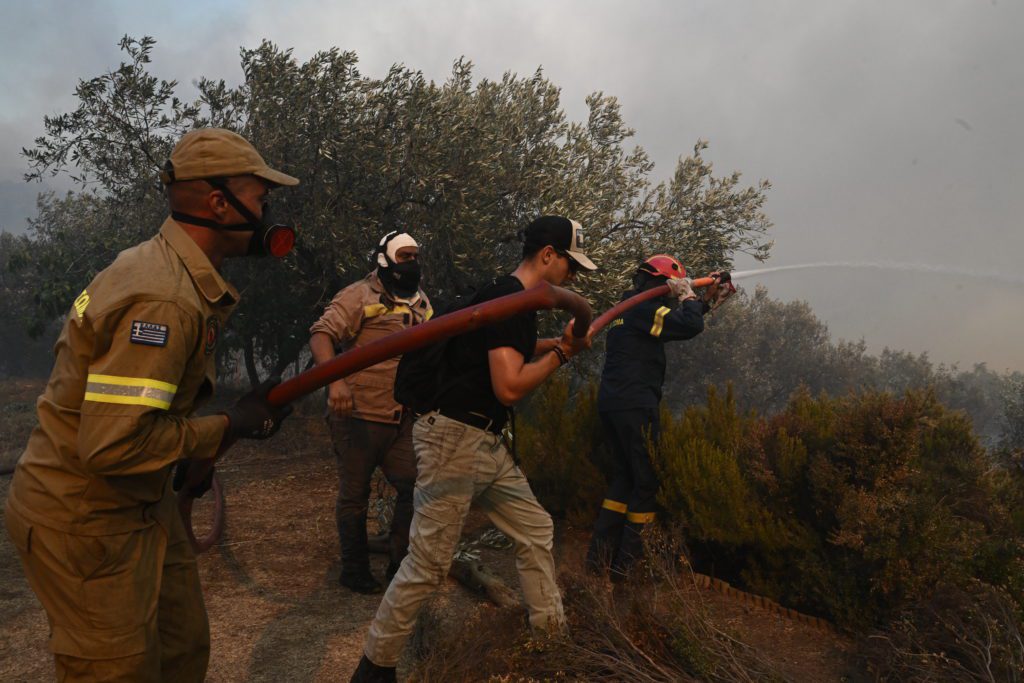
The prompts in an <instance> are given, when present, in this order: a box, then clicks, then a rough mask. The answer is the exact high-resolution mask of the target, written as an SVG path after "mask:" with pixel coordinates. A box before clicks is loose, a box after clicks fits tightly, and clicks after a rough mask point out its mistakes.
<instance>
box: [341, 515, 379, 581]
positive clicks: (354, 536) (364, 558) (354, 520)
mask: <svg viewBox="0 0 1024 683" xmlns="http://www.w3.org/2000/svg"><path fill="white" fill-rule="evenodd" d="M338 540H339V541H340V542H341V576H340V577H339V579H338V583H340V584H341V585H342V586H345V587H346V588H348V589H351V590H353V591H355V592H356V593H363V594H364V595H371V594H373V593H380V592H382V591H383V590H384V587H383V586H381V585H380V582H379V581H377V579H375V578H373V574H372V573H371V572H370V549H369V546H368V543H367V540H366V514H365V513H364V514H362V515H345V516H342V515H340V514H339V515H338Z"/></svg>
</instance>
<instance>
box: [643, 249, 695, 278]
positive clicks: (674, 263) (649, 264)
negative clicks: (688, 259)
mask: <svg viewBox="0 0 1024 683" xmlns="http://www.w3.org/2000/svg"><path fill="white" fill-rule="evenodd" d="M640 270H641V271H643V272H645V273H650V274H651V275H655V276H658V277H665V278H668V279H669V280H676V279H679V278H683V277H686V268H683V264H682V263H680V262H679V261H678V259H676V258H675V257H674V256H669V255H668V254H655V255H654V256H652V257H650V258H649V259H647V260H646V261H644V262H643V263H641V264H640Z"/></svg>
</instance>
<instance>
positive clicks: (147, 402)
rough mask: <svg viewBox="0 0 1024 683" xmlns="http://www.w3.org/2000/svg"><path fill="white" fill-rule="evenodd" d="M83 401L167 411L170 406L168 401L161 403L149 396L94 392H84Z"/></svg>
mask: <svg viewBox="0 0 1024 683" xmlns="http://www.w3.org/2000/svg"><path fill="white" fill-rule="evenodd" d="M85 400H86V401H93V402H95V403H121V404H125V405H133V406H150V407H153V408H160V409H162V410H168V409H169V408H170V407H171V404H170V403H169V402H168V401H161V400H160V399H158V398H152V397H150V396H121V395H118V394H101V393H97V392H94V391H87V392H85Z"/></svg>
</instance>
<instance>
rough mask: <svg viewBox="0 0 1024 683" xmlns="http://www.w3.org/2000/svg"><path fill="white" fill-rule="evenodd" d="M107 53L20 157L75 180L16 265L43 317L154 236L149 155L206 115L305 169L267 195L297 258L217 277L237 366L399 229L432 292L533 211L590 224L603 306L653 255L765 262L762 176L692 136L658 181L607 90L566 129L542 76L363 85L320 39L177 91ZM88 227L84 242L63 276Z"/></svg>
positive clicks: (502, 266)
mask: <svg viewBox="0 0 1024 683" xmlns="http://www.w3.org/2000/svg"><path fill="white" fill-rule="evenodd" d="M121 46H122V48H123V49H124V51H125V52H126V54H127V56H128V59H127V61H126V62H125V63H123V64H122V65H121V66H120V67H119V68H117V69H115V70H113V71H111V72H109V73H107V74H104V75H102V76H99V77H96V78H92V79H88V80H83V81H82V82H81V83H80V84H79V87H78V88H77V90H76V95H77V97H78V101H79V102H78V107H77V108H76V109H75V110H74V111H72V112H69V113H66V114H60V115H57V116H52V117H47V118H46V119H45V121H44V124H45V129H46V132H45V134H44V135H43V136H41V137H40V138H39V139H37V140H36V143H35V147H34V148H33V149H31V150H25V151H24V154H25V156H26V158H27V159H28V160H29V162H30V164H31V165H32V171H31V173H30V174H29V177H30V178H41V177H43V176H44V175H46V174H53V173H59V172H62V171H67V172H69V173H70V174H71V175H72V177H73V178H74V179H75V180H76V181H78V182H79V183H80V184H81V185H82V188H83V191H82V192H80V193H76V194H73V195H71V196H69V197H67V198H64V199H56V198H53V197H44V198H43V200H42V201H43V205H44V206H43V209H44V210H43V215H42V216H41V218H40V219H39V220H38V221H37V222H36V223H35V224H34V226H33V232H32V236H33V240H34V248H33V249H32V250H31V253H30V258H29V262H28V264H27V266H26V268H25V270H24V271H23V272H24V273H25V274H26V277H28V276H34V277H36V278H37V282H38V283H39V284H40V285H42V284H44V283H48V284H47V285H46V289H45V291H41V293H40V296H39V301H38V302H37V307H36V316H37V319H38V320H48V319H50V318H51V317H52V315H53V311H54V310H63V309H65V308H66V307H67V305H69V303H70V299H62V297H63V296H66V295H67V293H69V292H74V293H75V294H77V292H78V291H80V290H81V288H82V287H83V286H84V285H85V284H86V282H87V281H88V278H89V277H90V276H91V275H92V274H93V273H95V272H96V271H98V270H99V269H100V268H102V267H103V266H105V265H106V263H108V262H109V261H110V259H111V258H112V257H113V255H114V254H115V253H116V251H117V249H119V248H122V247H123V246H125V245H127V244H130V243H133V242H136V241H138V239H140V238H141V237H145V236H148V235H151V234H152V233H153V232H154V231H155V229H156V226H157V225H159V223H160V221H161V220H162V218H163V216H164V215H165V213H166V210H165V208H164V206H163V198H162V196H161V189H160V186H159V183H158V182H157V180H156V178H157V171H158V169H159V166H160V165H161V164H162V163H163V161H164V159H166V158H167V156H168V154H169V152H170V150H171V148H172V146H173V144H174V142H175V141H176V140H177V139H178V137H180V135H181V134H182V133H183V132H185V131H187V130H188V129H191V128H194V127H198V126H205V125H218V126H224V127H227V128H231V129H234V130H237V131H239V132H240V133H242V134H243V135H245V136H246V137H248V138H249V139H250V140H252V142H253V143H254V144H255V145H256V147H257V148H258V149H260V151H261V152H262V153H263V155H264V157H265V158H266V159H267V161H268V162H269V163H271V164H272V165H274V166H276V167H279V168H282V169H283V170H285V171H287V172H289V173H291V174H293V175H296V176H298V177H299V178H301V180H302V184H301V185H300V186H299V187H297V188H289V189H285V190H281V191H279V192H276V193H275V194H274V196H273V202H274V210H275V213H276V214H277V215H278V216H280V217H281V218H284V219H290V220H291V221H293V222H295V223H296V224H298V225H299V226H300V227H301V230H300V234H299V244H298V247H297V249H296V251H295V254H294V255H293V256H291V257H289V258H288V259H286V260H285V261H284V262H283V263H268V262H259V263H257V262H253V261H243V262H236V263H233V264H232V265H231V267H230V268H229V270H228V274H229V276H230V278H231V279H232V281H233V282H234V283H235V284H236V286H238V287H239V289H240V290H241V291H242V292H243V295H244V297H243V302H242V304H241V305H240V307H239V308H238V309H237V312H236V314H235V317H234V319H233V321H232V325H231V326H229V327H230V329H229V332H228V334H226V335H225V338H224V342H225V344H226V348H228V349H231V350H235V351H241V352H243V353H244V355H245V356H246V361H247V366H248V367H249V369H250V373H251V372H252V371H253V369H254V368H255V367H256V366H257V365H262V366H271V367H276V368H281V367H283V366H284V365H286V364H288V363H289V362H291V361H292V360H293V359H294V358H295V357H296V355H297V354H298V353H299V351H300V349H302V348H303V347H304V345H305V343H306V341H307V339H306V333H305V330H306V329H307V328H308V326H309V324H310V322H312V320H313V319H315V318H316V317H317V316H318V315H319V313H320V311H321V309H322V306H323V305H324V303H325V302H326V301H327V300H329V299H330V298H331V296H332V295H333V294H334V292H335V291H337V290H338V289H339V288H340V287H342V286H343V285H345V284H348V283H349V282H351V281H353V280H355V279H357V278H358V277H361V276H362V275H363V274H364V273H365V272H366V270H368V269H369V262H368V259H367V256H368V255H369V253H370V251H371V249H372V247H373V246H374V245H375V243H376V241H377V240H378V239H379V237H380V235H381V234H382V233H383V232H384V231H385V230H387V229H390V228H392V227H393V226H396V225H401V226H405V227H407V228H408V229H409V230H410V231H411V232H413V233H414V234H415V235H416V237H417V239H419V240H420V241H421V243H423V244H424V245H425V248H424V250H423V252H422V258H423V261H424V265H425V272H426V287H427V289H428V292H429V293H431V294H435V295H441V296H442V297H445V296H448V295H450V294H452V293H454V292H458V291H462V290H465V289H466V288H467V287H468V286H470V285H473V284H477V283H479V282H480V281H482V280H484V279H486V278H489V277H492V276H493V275H495V274H497V273H499V272H501V271H507V270H509V269H511V268H512V267H513V266H514V264H515V263H516V261H517V260H518V258H519V245H518V242H517V240H516V233H517V231H518V230H520V229H521V228H522V227H524V226H525V224H526V223H527V222H528V221H529V220H531V219H532V218H534V217H535V216H537V215H539V214H541V213H545V212H563V213H565V214H567V215H571V216H573V217H574V218H576V219H578V220H580V221H581V222H582V223H583V225H585V226H587V227H588V228H589V231H590V244H591V245H592V246H591V247H588V249H589V250H590V251H591V252H592V253H593V257H594V259H595V261H597V262H598V263H600V264H601V265H602V270H601V271H600V273H599V274H597V275H594V276H588V278H587V281H586V282H585V283H584V284H583V285H582V287H584V288H585V289H586V291H587V292H588V295H590V297H591V300H592V301H594V302H595V305H596V306H598V307H602V306H604V305H607V304H609V303H611V302H612V301H613V300H614V299H617V297H618V292H619V291H621V290H622V289H624V288H625V286H626V277H627V276H628V275H629V274H630V273H631V271H632V270H633V268H634V267H635V264H636V262H637V261H638V260H639V259H640V258H641V257H642V256H644V255H646V254H648V253H650V252H655V251H669V252H673V253H677V254H679V255H680V256H682V257H683V258H684V259H686V261H687V264H688V265H690V266H691V267H694V268H696V269H697V270H698V271H700V270H705V269H711V268H723V267H728V266H729V265H730V263H731V258H732V256H733V254H735V253H736V252H737V251H744V252H748V253H751V254H754V255H755V256H757V257H759V258H764V257H766V256H767V253H768V248H769V246H770V244H769V243H768V242H767V241H766V239H765V234H766V231H767V229H768V228H769V227H770V222H769V221H768V219H767V218H766V216H765V214H764V212H763V205H764V201H765V196H766V192H767V190H768V189H769V185H768V183H767V182H761V183H758V184H756V185H754V186H751V187H742V186H741V184H740V176H739V174H736V173H734V174H730V175H728V176H724V177H716V176H715V175H714V174H713V173H712V166H711V164H710V163H709V162H708V161H707V160H705V159H704V158H703V156H702V153H703V151H704V150H705V149H706V147H707V144H706V143H705V142H703V141H699V142H698V143H697V144H696V145H695V147H694V149H693V153H692V154H691V155H690V156H687V157H685V158H681V159H680V162H679V165H678V167H677V169H676V172H675V175H674V177H673V178H672V180H671V181H670V182H668V183H661V184H654V183H652V181H651V180H650V179H649V175H650V173H651V171H652V169H653V165H652V163H651V162H650V160H649V159H648V157H647V155H646V153H645V152H644V151H643V150H642V149H641V148H639V147H633V148H627V147H626V143H627V141H628V139H629V138H630V137H631V136H632V134H633V131H632V130H631V129H630V128H628V127H627V126H626V124H625V122H624V121H623V119H622V115H621V107H620V105H619V103H618V101H617V100H616V99H615V98H614V97H610V96H607V95H604V94H602V93H594V94H593V95H591V96H590V97H588V98H587V105H588V108H589V115H588V117H587V120H586V121H583V122H569V121H567V120H566V118H565V114H564V112H563V111H562V108H561V102H560V93H559V89H558V88H557V86H555V85H554V84H552V83H551V82H550V81H548V80H547V79H546V78H545V77H544V75H543V73H542V72H541V71H540V70H538V71H537V72H536V73H534V74H532V75H531V76H528V77H520V76H517V75H515V74H511V73H509V74H505V76H503V77H502V78H501V79H500V80H497V81H492V80H489V79H482V80H480V81H478V82H476V83H474V81H473V73H472V64H471V63H470V62H469V61H467V60H459V61H457V62H456V63H455V64H454V65H453V68H452V73H451V75H450V76H449V77H448V79H447V80H446V81H445V82H443V83H434V82H431V81H427V80H426V79H425V78H424V77H423V75H422V74H421V73H420V72H417V71H414V70H411V69H408V68H406V67H403V66H401V65H395V66H394V67H392V68H391V69H390V70H389V72H388V73H387V74H386V75H385V76H384V77H382V78H371V77H367V76H364V75H362V74H361V73H360V72H359V71H358V69H357V59H356V56H355V54H354V53H351V52H342V51H339V50H337V49H331V50H327V51H324V52H320V53H317V54H315V55H314V56H313V57H311V58H310V59H309V61H307V62H305V63H300V62H299V61H298V60H296V59H295V58H294V57H293V56H292V53H291V51H290V50H282V49H280V48H278V47H277V46H275V45H273V44H271V43H269V42H264V43H262V44H261V45H260V46H259V47H257V48H255V49H252V50H242V53H241V63H242V70H243V73H244V75H245V80H244V82H243V83H242V84H241V85H240V86H238V87H237V88H230V87H228V86H226V85H225V83H224V82H223V81H219V80H212V79H207V78H202V79H199V80H198V81H197V83H198V88H199V92H200V96H199V98H198V99H197V100H196V101H195V102H183V101H181V100H179V99H178V98H177V97H176V96H175V94H174V93H175V90H176V86H177V84H176V82H174V81H162V80H159V79H157V78H155V77H153V76H152V75H150V74H149V72H148V64H149V62H150V59H151V56H152V52H153V47H154V41H153V40H152V39H151V38H143V39H141V40H135V39H132V38H128V37H125V38H124V39H123V40H122V43H121ZM79 204H81V205H80V206H79ZM69 227H77V228H78V230H79V231H80V232H79V233H77V234H72V233H73V231H71V230H69V229H68V228H69ZM85 232H88V233H89V235H88V237H85V239H86V240H87V241H88V243H89V248H88V249H85V250H83V251H82V253H80V254H76V256H75V259H74V260H75V264H76V265H75V267H73V268H71V269H67V268H66V262H67V261H68V259H69V254H70V253H71V252H73V251H75V248H76V247H77V239H76V238H80V237H82V236H83V235H84V233H85ZM97 245H98V246H99V248H98V249H93V248H92V247H93V246H97ZM72 298H73V295H72Z"/></svg>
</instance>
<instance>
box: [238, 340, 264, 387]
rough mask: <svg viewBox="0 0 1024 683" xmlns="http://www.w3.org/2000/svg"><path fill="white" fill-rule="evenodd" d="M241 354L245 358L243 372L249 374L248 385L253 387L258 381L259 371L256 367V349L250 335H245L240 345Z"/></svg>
mask: <svg viewBox="0 0 1024 683" xmlns="http://www.w3.org/2000/svg"><path fill="white" fill-rule="evenodd" d="M242 355H243V357H244V358H245V372H246V374H248V375H249V385H250V386H252V387H253V388H255V387H256V386H258V385H259V383H260V371H259V368H258V367H256V349H255V346H254V344H253V341H252V337H246V339H245V342H244V343H243V345H242Z"/></svg>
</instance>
